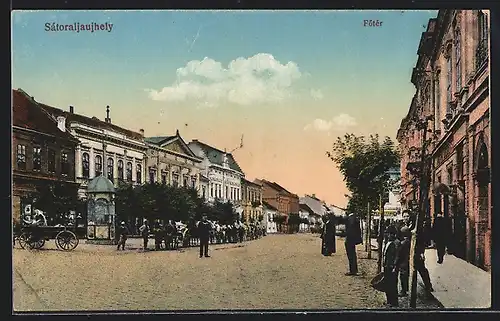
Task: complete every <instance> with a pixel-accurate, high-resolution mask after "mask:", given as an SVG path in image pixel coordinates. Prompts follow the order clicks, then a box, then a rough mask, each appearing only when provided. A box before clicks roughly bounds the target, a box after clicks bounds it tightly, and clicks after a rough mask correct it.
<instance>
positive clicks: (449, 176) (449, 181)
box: [446, 165, 453, 185]
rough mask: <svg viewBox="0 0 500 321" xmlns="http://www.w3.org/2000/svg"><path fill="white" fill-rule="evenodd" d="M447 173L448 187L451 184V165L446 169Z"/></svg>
mask: <svg viewBox="0 0 500 321" xmlns="http://www.w3.org/2000/svg"><path fill="white" fill-rule="evenodd" d="M446 170H447V171H448V185H451V184H453V165H450V166H449V167H448V168H447V169H446Z"/></svg>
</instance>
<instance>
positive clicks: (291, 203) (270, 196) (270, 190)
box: [254, 179, 299, 217]
mask: <svg viewBox="0 0 500 321" xmlns="http://www.w3.org/2000/svg"><path fill="white" fill-rule="evenodd" d="M254 182H255V183H257V184H260V185H262V200H263V201H265V202H267V203H268V204H269V205H271V206H273V207H274V208H276V209H277V211H278V213H280V214H282V215H286V216H287V217H288V215H289V214H299V197H298V196H297V195H296V194H293V193H291V192H289V191H288V190H286V189H285V188H284V187H282V186H280V185H279V184H277V183H275V182H271V181H268V180H265V179H256V180H255V181H254Z"/></svg>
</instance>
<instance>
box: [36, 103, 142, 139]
mask: <svg viewBox="0 0 500 321" xmlns="http://www.w3.org/2000/svg"><path fill="white" fill-rule="evenodd" d="M39 105H40V106H41V107H42V108H43V109H45V111H47V112H48V113H49V114H51V115H53V116H54V117H57V116H65V117H66V123H67V124H69V123H72V122H74V123H82V124H85V125H88V126H91V127H94V128H100V129H107V130H111V131H115V132H117V133H120V134H122V135H125V136H126V137H128V138H131V139H136V140H142V139H143V137H142V134H141V133H138V132H134V131H131V130H128V129H125V128H123V127H120V126H118V125H115V124H112V123H107V122H105V121H103V120H100V119H99V118H97V117H87V116H83V115H79V114H75V113H71V112H69V111H65V110H62V109H59V108H56V107H52V106H49V105H45V104H39Z"/></svg>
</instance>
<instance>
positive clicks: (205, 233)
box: [198, 214, 212, 258]
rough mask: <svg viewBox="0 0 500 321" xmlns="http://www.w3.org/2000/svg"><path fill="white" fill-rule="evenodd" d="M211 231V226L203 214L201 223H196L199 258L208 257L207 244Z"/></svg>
mask: <svg viewBox="0 0 500 321" xmlns="http://www.w3.org/2000/svg"><path fill="white" fill-rule="evenodd" d="M211 230H212V224H211V223H210V222H209V221H208V220H207V216H206V215H205V214H204V215H203V216H202V218H201V221H200V222H199V223H198V236H199V237H200V258H202V257H203V256H205V257H210V255H208V243H209V240H210V231H211Z"/></svg>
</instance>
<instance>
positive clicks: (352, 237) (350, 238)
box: [344, 213, 363, 275]
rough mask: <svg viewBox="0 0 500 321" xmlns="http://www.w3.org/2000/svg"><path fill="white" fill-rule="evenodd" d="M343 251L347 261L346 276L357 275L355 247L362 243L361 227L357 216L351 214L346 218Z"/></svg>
mask: <svg viewBox="0 0 500 321" xmlns="http://www.w3.org/2000/svg"><path fill="white" fill-rule="evenodd" d="M345 229H346V237H345V242H344V244H345V250H346V254H347V259H348V260H349V272H347V273H346V275H357V274H358V259H357V257H356V245H358V244H362V243H363V237H362V235H361V226H360V222H359V219H358V217H357V215H355V214H354V213H351V214H349V215H348V216H347V218H346V223H345Z"/></svg>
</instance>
